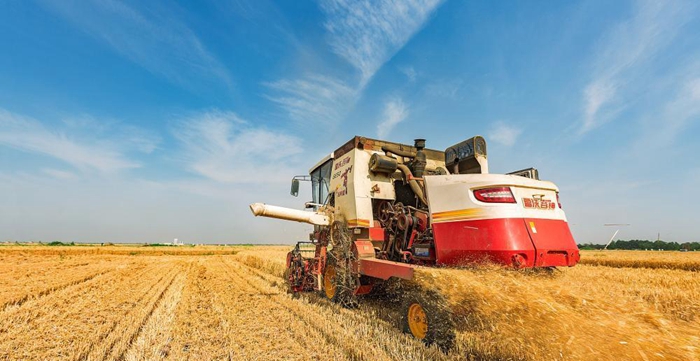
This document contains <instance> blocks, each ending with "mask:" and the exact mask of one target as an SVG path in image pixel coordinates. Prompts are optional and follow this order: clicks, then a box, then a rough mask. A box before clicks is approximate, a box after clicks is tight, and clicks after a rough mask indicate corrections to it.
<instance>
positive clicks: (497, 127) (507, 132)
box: [488, 122, 523, 147]
mask: <svg viewBox="0 0 700 361" xmlns="http://www.w3.org/2000/svg"><path fill="white" fill-rule="evenodd" d="M522 132H523V130H522V129H520V128H518V127H516V126H513V125H510V124H506V123H504V122H496V123H495V124H494V125H493V126H492V127H491V129H490V130H489V133H488V135H489V139H490V140H492V141H494V142H496V143H499V144H501V145H504V146H506V147H511V146H513V145H514V144H515V142H516V141H517V140H518V137H519V136H520V134H522Z"/></svg>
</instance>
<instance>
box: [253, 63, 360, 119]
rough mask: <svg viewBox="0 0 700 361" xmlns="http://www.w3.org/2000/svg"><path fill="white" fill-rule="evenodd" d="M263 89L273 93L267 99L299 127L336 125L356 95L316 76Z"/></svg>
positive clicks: (335, 81)
mask: <svg viewBox="0 0 700 361" xmlns="http://www.w3.org/2000/svg"><path fill="white" fill-rule="evenodd" d="M266 85H267V86H268V87H269V88H270V89H272V90H273V91H274V93H273V94H272V95H268V96H267V97H268V99H270V100H272V101H273V102H275V103H277V104H279V105H281V106H282V107H283V108H284V109H285V110H286V111H287V112H288V114H289V116H290V117H291V118H292V119H294V120H296V121H299V122H301V123H311V122H326V123H333V122H337V121H339V120H340V118H341V117H342V116H343V114H345V112H346V111H348V109H349V108H351V107H352V105H353V104H354V103H355V101H356V100H357V95H358V92H357V90H356V89H354V88H352V87H349V86H348V85H346V84H345V83H344V82H342V81H340V80H338V79H336V78H333V77H328V76H322V75H317V74H310V75H308V76H306V77H303V78H299V79H295V80H287V79H283V80H279V81H276V82H272V83H267V84H266Z"/></svg>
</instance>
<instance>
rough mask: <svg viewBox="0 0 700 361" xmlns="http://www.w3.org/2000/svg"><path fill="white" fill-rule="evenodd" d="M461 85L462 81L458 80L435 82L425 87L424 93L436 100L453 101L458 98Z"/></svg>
mask: <svg viewBox="0 0 700 361" xmlns="http://www.w3.org/2000/svg"><path fill="white" fill-rule="evenodd" d="M463 85H464V81H463V80H462V79H459V78H456V79H441V80H435V81H432V82H430V83H429V84H427V85H426V86H425V93H426V94H427V95H430V96H433V97H436V98H443V99H452V100H455V99H457V98H459V91H460V90H461V89H462V86H463Z"/></svg>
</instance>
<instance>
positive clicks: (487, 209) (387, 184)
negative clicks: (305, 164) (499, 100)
mask: <svg viewBox="0 0 700 361" xmlns="http://www.w3.org/2000/svg"><path fill="white" fill-rule="evenodd" d="M309 173H310V176H296V177H294V179H292V191H291V192H292V195H294V196H297V195H298V192H299V181H300V180H310V181H311V184H312V194H313V201H312V202H309V203H307V204H306V208H307V209H309V208H313V211H301V210H295V209H289V208H283V207H276V206H272V205H266V204H263V203H254V204H251V205H250V209H251V211H252V212H253V214H254V215H256V216H264V217H272V218H279V219H285V220H291V221H298V222H306V223H310V224H313V225H314V232H313V233H312V234H311V235H310V242H299V243H298V244H297V245H296V247H295V248H294V249H293V250H292V251H291V252H289V254H288V255H287V272H286V277H287V281H288V282H289V289H290V291H291V292H295V293H296V292H311V291H319V292H321V294H322V295H324V296H325V297H327V298H328V299H330V300H332V301H334V302H338V303H341V304H343V305H345V306H352V305H354V304H355V303H356V302H357V296H358V295H366V294H368V293H370V292H372V290H373V289H377V288H379V286H381V285H382V284H383V283H384V282H385V281H387V280H389V279H401V280H411V279H413V277H414V270H415V269H416V268H417V267H421V266H422V267H440V266H443V267H444V266H452V267H457V266H464V265H467V264H474V263H479V262H491V263H497V264H502V265H504V266H506V267H512V268H515V269H522V268H553V267H571V266H574V265H576V263H578V261H579V250H578V248H577V246H576V243H575V241H574V239H573V237H572V235H571V231H570V230H569V226H568V224H567V221H566V216H565V215H564V211H563V210H562V208H561V204H560V203H559V190H558V188H557V186H556V185H554V184H553V183H551V182H547V181H541V180H539V175H538V172H537V170H536V169H534V168H530V169H525V170H521V171H517V172H513V173H509V174H489V172H488V161H487V156H486V141H485V140H484V138H482V137H480V136H476V137H473V138H471V139H468V140H466V141H464V142H461V143H459V144H456V145H454V146H452V147H449V148H447V149H446V150H445V151H444V152H441V151H437V150H431V149H425V140H424V139H416V140H415V144H414V146H409V145H404V144H397V143H391V142H386V141H381V140H374V139H369V138H365V137H359V136H356V137H354V138H352V139H351V140H350V141H348V142H347V143H345V144H344V145H342V146H341V147H340V148H338V149H337V150H335V151H334V152H333V153H331V154H330V155H328V156H326V157H325V158H323V159H322V160H321V161H320V162H318V163H317V164H316V165H315V166H314V167H313V168H311V170H310V172H309ZM404 283H405V282H404ZM408 284H410V282H408ZM408 289H411V287H407V288H406V290H408ZM402 297H403V298H404V302H403V309H402V310H401V312H402V313H401V314H402V324H403V328H404V331H405V332H409V333H411V334H412V335H413V336H414V337H416V338H418V339H421V340H423V341H424V342H425V343H427V344H437V345H438V346H439V347H440V348H442V349H444V350H445V349H449V348H450V347H452V345H453V344H454V338H455V330H454V321H453V320H452V316H451V313H450V312H449V310H446V309H445V307H443V306H442V305H444V302H443V301H444V300H442V299H441V296H440V295H439V294H438V293H437V292H434V291H432V290H419V292H408V291H406V292H405V294H404V295H402Z"/></svg>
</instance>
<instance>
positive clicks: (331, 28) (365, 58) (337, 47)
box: [321, 0, 441, 85]
mask: <svg viewBox="0 0 700 361" xmlns="http://www.w3.org/2000/svg"><path fill="white" fill-rule="evenodd" d="M440 3H441V0H393V1H369V0H364V1H354V0H323V1H321V8H322V9H323V11H324V12H325V13H326V17H327V20H326V22H325V27H326V30H327V31H328V33H329V35H330V37H329V43H330V45H331V47H332V49H333V51H334V52H335V53H336V54H338V55H339V56H341V57H343V58H344V59H345V60H347V61H348V62H349V63H350V64H352V65H353V66H354V67H355V68H357V69H358V70H359V71H360V73H361V80H360V84H362V85H364V84H366V83H367V82H368V81H369V80H370V79H371V78H372V76H374V74H375V73H376V72H377V70H379V68H381V66H382V65H383V64H384V63H385V62H386V61H388V60H389V59H391V57H392V56H394V54H396V52H397V51H399V49H401V48H402V47H403V46H404V45H405V44H406V42H408V40H409V39H411V37H413V35H414V34H415V33H416V32H417V31H418V30H420V29H421V27H422V26H423V24H424V23H425V21H426V20H427V19H428V17H429V16H430V14H431V13H432V12H433V11H434V10H435V9H436V8H437V6H438V5H439V4H440Z"/></svg>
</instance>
